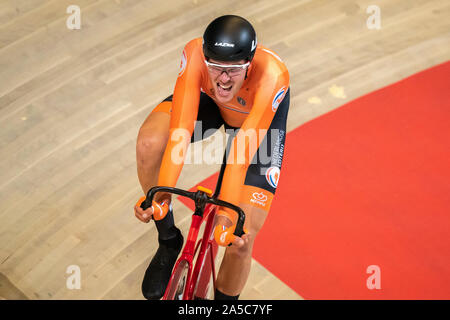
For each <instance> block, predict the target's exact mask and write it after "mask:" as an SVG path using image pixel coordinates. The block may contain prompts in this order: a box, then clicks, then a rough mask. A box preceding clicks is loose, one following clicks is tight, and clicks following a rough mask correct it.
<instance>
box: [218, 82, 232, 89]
mask: <svg viewBox="0 0 450 320" xmlns="http://www.w3.org/2000/svg"><path fill="white" fill-rule="evenodd" d="M218 85H219V86H220V87H221V88H222V89H230V88H231V84H230V85H229V86H228V87H226V86H224V85H222V84H220V83H218Z"/></svg>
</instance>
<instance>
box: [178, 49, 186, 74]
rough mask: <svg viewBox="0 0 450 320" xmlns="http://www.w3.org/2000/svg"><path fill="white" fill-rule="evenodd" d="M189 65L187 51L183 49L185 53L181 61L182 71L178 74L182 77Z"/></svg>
mask: <svg viewBox="0 0 450 320" xmlns="http://www.w3.org/2000/svg"><path fill="white" fill-rule="evenodd" d="M186 65H187V56H186V51H185V50H183V54H182V55H181V63H180V71H179V72H178V76H179V77H181V76H182V75H183V73H184V70H185V69H186Z"/></svg>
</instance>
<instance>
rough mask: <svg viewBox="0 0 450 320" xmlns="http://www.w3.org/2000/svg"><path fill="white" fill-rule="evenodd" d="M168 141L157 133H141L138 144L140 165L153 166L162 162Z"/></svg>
mask: <svg viewBox="0 0 450 320" xmlns="http://www.w3.org/2000/svg"><path fill="white" fill-rule="evenodd" d="M166 140H167V139H166V138H165V137H164V136H163V135H161V134H157V133H152V134H144V133H143V132H139V135H138V139H137V142H136V159H137V162H138V165H141V166H144V167H145V166H153V165H155V164H156V163H158V162H160V161H161V159H162V156H163V153H164V150H165V148H166V142H167V141H166Z"/></svg>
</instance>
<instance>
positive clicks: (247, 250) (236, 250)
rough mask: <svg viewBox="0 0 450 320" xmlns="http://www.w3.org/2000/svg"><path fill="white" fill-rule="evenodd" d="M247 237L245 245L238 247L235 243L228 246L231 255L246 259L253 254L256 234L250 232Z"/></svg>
mask: <svg viewBox="0 0 450 320" xmlns="http://www.w3.org/2000/svg"><path fill="white" fill-rule="evenodd" d="M245 237H246V241H245V242H244V245H243V246H241V247H236V246H234V245H231V246H230V247H228V251H229V254H230V255H231V256H234V257H236V258H237V259H245V258H249V257H251V256H252V251H253V244H254V241H255V235H254V234H252V233H251V232H250V233H249V234H247V235H246V236H245Z"/></svg>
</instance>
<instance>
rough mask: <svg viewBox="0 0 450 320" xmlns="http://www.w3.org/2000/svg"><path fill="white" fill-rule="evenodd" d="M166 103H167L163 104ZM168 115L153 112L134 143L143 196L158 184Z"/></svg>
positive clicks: (166, 133) (168, 122)
mask: <svg viewBox="0 0 450 320" xmlns="http://www.w3.org/2000/svg"><path fill="white" fill-rule="evenodd" d="M164 103H168V102H163V103H162V104H164ZM169 127H170V114H169V113H166V112H158V111H156V112H155V111H153V112H152V113H150V115H149V116H148V117H147V119H145V121H144V123H143V124H142V126H141V128H140V130H139V134H138V137H137V143H136V162H137V173H138V178H139V182H140V184H141V187H142V191H144V194H147V192H148V190H150V188H152V187H154V186H155V185H156V183H157V182H158V175H159V168H160V166H161V161H162V157H163V154H164V150H165V148H166V145H167V141H168V140H169Z"/></svg>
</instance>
